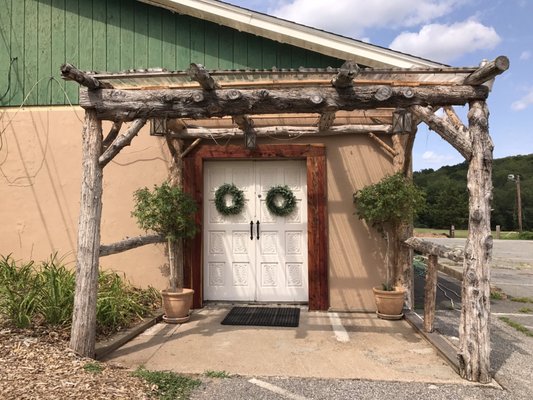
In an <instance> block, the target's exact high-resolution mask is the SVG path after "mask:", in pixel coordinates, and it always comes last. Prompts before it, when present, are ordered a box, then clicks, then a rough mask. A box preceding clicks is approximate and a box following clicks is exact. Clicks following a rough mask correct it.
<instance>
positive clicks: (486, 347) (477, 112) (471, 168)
mask: <svg viewBox="0 0 533 400" xmlns="http://www.w3.org/2000/svg"><path fill="white" fill-rule="evenodd" d="M488 117H489V112H488V108H487V105H486V104H485V102H482V101H475V102H472V103H471V104H470V111H469V112H468V122H469V131H470V140H471V142H472V150H473V151H472V158H471V159H470V163H469V165H468V193H469V220H468V239H467V241H466V247H465V261H464V267H463V287H462V292H461V293H462V304H463V305H462V312H461V323H460V326H459V339H460V341H459V354H458V356H459V364H460V372H461V376H462V377H463V378H465V379H467V380H469V381H475V382H481V383H489V382H490V381H491V375H490V358H489V356H490V269H489V264H490V260H491V255H492V236H491V231H490V207H491V200H492V149H493V144H492V140H491V138H490V135H489V131H488Z"/></svg>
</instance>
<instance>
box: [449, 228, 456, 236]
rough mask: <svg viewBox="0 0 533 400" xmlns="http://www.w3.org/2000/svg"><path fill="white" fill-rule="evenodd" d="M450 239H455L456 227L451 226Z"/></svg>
mask: <svg viewBox="0 0 533 400" xmlns="http://www.w3.org/2000/svg"><path fill="white" fill-rule="evenodd" d="M449 237H450V238H451V239H453V238H454V237H455V225H451V226H450V235H449Z"/></svg>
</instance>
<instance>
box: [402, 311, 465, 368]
mask: <svg viewBox="0 0 533 400" xmlns="http://www.w3.org/2000/svg"><path fill="white" fill-rule="evenodd" d="M405 319H406V321H407V322H408V323H409V324H410V325H411V326H412V327H413V328H414V329H415V331H417V332H418V333H419V334H420V335H421V336H422V337H423V338H424V339H425V340H426V341H427V342H428V343H429V344H431V345H432V346H433V347H434V348H435V350H437V352H438V353H439V355H440V356H441V357H442V358H443V359H444V361H446V362H447V363H448V364H449V365H450V367H452V369H453V370H454V371H455V372H456V373H457V374H459V360H458V358H457V349H456V348H455V347H453V346H452V345H451V344H450V342H448V341H447V340H446V339H444V338H443V337H442V336H441V335H440V334H438V333H436V332H425V331H424V327H423V320H422V318H421V317H420V316H419V315H418V314H417V313H415V312H414V311H411V310H407V311H405Z"/></svg>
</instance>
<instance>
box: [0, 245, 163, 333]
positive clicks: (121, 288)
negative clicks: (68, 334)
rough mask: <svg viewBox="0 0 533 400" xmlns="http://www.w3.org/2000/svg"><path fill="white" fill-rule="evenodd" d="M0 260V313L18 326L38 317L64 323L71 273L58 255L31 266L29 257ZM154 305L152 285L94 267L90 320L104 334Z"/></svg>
mask: <svg viewBox="0 0 533 400" xmlns="http://www.w3.org/2000/svg"><path fill="white" fill-rule="evenodd" d="M18 264H19V265H17V262H16V261H15V260H14V259H13V258H12V257H11V256H7V257H2V258H1V260H0V315H1V316H2V317H3V318H4V319H5V320H6V321H7V322H8V323H11V324H12V325H14V326H15V327H18V328H28V327H30V326H31V325H32V324H33V323H36V321H38V322H39V323H41V324H43V325H50V326H61V327H68V326H70V323H71V320H72V311H73V306H74V290H75V275H74V272H73V271H71V270H70V269H68V268H67V267H66V266H65V265H64V264H63V260H62V259H60V258H58V257H57V255H52V256H51V257H50V259H49V260H47V261H43V262H42V263H41V264H40V266H39V267H35V264H34V262H33V261H30V262H27V263H23V262H20V263H18ZM159 307H160V295H159V292H158V291H156V290H155V289H154V288H149V289H144V290H141V289H137V288H134V287H133V286H131V285H130V284H129V283H128V282H126V281H125V280H124V279H123V278H121V277H120V276H119V275H118V274H116V273H114V272H100V275H99V290H98V297H97V312H96V314H97V315H96V319H97V321H96V324H97V331H98V333H103V334H108V333H112V332H114V331H117V330H119V329H120V328H123V327H126V326H128V325H130V324H131V323H132V322H134V321H135V320H136V319H138V318H141V317H145V316H147V315H149V314H150V311H151V310H154V309H156V308H159Z"/></svg>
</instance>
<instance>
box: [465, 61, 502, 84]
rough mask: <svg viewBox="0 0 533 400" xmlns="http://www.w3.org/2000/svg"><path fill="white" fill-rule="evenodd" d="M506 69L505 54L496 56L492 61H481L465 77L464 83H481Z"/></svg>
mask: <svg viewBox="0 0 533 400" xmlns="http://www.w3.org/2000/svg"><path fill="white" fill-rule="evenodd" d="M507 69H509V59H508V58H507V57H505V56H499V57H496V59H495V60H493V61H489V62H486V61H485V62H483V63H482V65H481V66H480V67H479V68H478V69H477V70H475V71H474V72H472V73H471V74H470V75H468V76H467V77H466V78H465V80H464V84H465V85H481V84H482V83H485V82H487V81H490V80H491V79H493V78H495V77H496V76H498V75H500V74H501V73H503V72H505V71H507Z"/></svg>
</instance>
